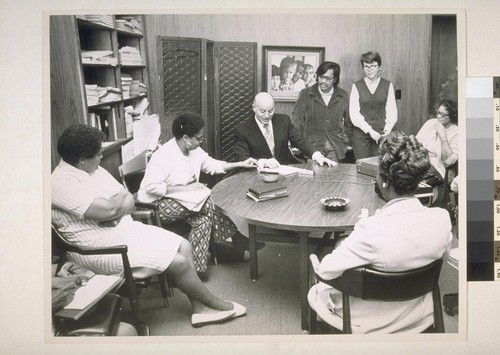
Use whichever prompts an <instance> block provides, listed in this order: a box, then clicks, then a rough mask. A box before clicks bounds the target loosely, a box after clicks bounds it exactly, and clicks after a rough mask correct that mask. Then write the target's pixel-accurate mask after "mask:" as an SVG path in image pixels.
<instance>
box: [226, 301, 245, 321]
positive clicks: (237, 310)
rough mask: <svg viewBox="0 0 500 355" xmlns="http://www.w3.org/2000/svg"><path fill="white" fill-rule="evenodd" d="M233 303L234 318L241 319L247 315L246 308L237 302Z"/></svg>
mask: <svg viewBox="0 0 500 355" xmlns="http://www.w3.org/2000/svg"><path fill="white" fill-rule="evenodd" d="M228 302H230V301H228ZM231 303H232V304H233V311H234V314H233V315H232V316H231V317H232V318H236V317H241V316H243V315H245V313H247V309H246V307H245V306H243V305H241V304H239V303H236V302H231Z"/></svg>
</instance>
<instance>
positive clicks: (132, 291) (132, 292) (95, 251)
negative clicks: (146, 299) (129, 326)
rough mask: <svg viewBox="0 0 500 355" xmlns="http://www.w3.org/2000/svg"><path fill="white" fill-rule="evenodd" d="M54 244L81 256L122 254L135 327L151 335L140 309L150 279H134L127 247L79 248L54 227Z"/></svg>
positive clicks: (62, 249)
mask: <svg viewBox="0 0 500 355" xmlns="http://www.w3.org/2000/svg"><path fill="white" fill-rule="evenodd" d="M52 243H53V244H55V247H56V248H57V249H59V250H61V251H63V252H65V253H66V252H74V253H78V254H81V255H109V254H120V255H121V257H122V263H123V274H124V278H125V285H124V287H125V288H126V290H125V292H126V296H127V297H128V299H129V301H130V310H131V313H132V320H133V326H134V327H135V328H136V330H137V333H138V334H139V335H145V336H148V335H149V327H148V325H147V324H146V323H145V322H144V321H143V320H142V317H141V313H140V307H139V295H140V291H141V290H142V289H144V288H146V287H147V285H148V284H149V279H150V277H146V278H144V275H141V278H140V279H136V278H134V275H133V273H132V268H131V267H130V262H129V259H128V255H127V246H126V245H116V246H110V247H100V248H90V247H79V246H76V245H74V244H71V243H69V242H68V241H66V240H65V239H64V238H63V237H62V236H61V234H60V233H59V231H58V230H57V228H55V227H54V226H52Z"/></svg>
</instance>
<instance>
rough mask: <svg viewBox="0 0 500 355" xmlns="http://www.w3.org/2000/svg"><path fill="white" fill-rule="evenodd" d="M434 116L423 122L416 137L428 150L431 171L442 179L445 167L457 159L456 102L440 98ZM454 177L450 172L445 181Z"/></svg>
mask: <svg viewBox="0 0 500 355" xmlns="http://www.w3.org/2000/svg"><path fill="white" fill-rule="evenodd" d="M436 116H437V117H436V118H431V119H429V120H427V121H426V122H425V123H424V125H423V126H422V128H420V131H419V132H418V133H417V139H418V141H419V142H420V143H422V144H423V146H424V147H425V149H427V150H428V151H429V158H430V161H431V165H432V172H435V173H437V176H438V177H439V178H441V180H443V179H444V175H445V171H446V168H447V167H449V166H452V165H453V164H455V162H456V161H457V160H458V125H457V123H458V116H457V104H456V103H455V102H454V101H451V100H446V99H445V100H442V101H441V102H440V103H439V105H438V106H437V109H436ZM454 177H455V172H451V173H450V175H449V176H448V181H447V183H448V184H449V183H450V182H451V181H452V180H453V178H454Z"/></svg>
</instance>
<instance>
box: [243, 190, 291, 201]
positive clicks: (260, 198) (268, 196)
mask: <svg viewBox="0 0 500 355" xmlns="http://www.w3.org/2000/svg"><path fill="white" fill-rule="evenodd" d="M286 196H288V192H287V190H284V191H279V192H277V193H270V194H266V195H264V196H256V195H254V194H253V193H251V192H250V191H249V192H247V197H250V198H251V199H252V200H254V201H255V202H262V201H267V200H273V199H275V198H280V197H286Z"/></svg>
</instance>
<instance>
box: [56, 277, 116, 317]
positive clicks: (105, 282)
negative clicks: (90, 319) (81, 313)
mask: <svg viewBox="0 0 500 355" xmlns="http://www.w3.org/2000/svg"><path fill="white" fill-rule="evenodd" d="M122 280H123V278H122V276H120V275H94V276H93V277H92V278H91V279H89V280H88V281H87V283H86V284H85V286H81V287H80V288H78V289H77V290H76V291H75V296H74V298H73V301H71V303H70V304H68V305H67V306H66V307H64V309H77V310H82V309H84V308H85V307H87V306H88V305H90V304H91V303H92V302H94V301H95V300H97V299H99V298H100V297H101V296H104V295H105V294H107V293H108V292H110V291H111V290H112V289H113V288H114V287H115V286H117V285H118V284H119V283H120V282H121V281H122Z"/></svg>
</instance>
